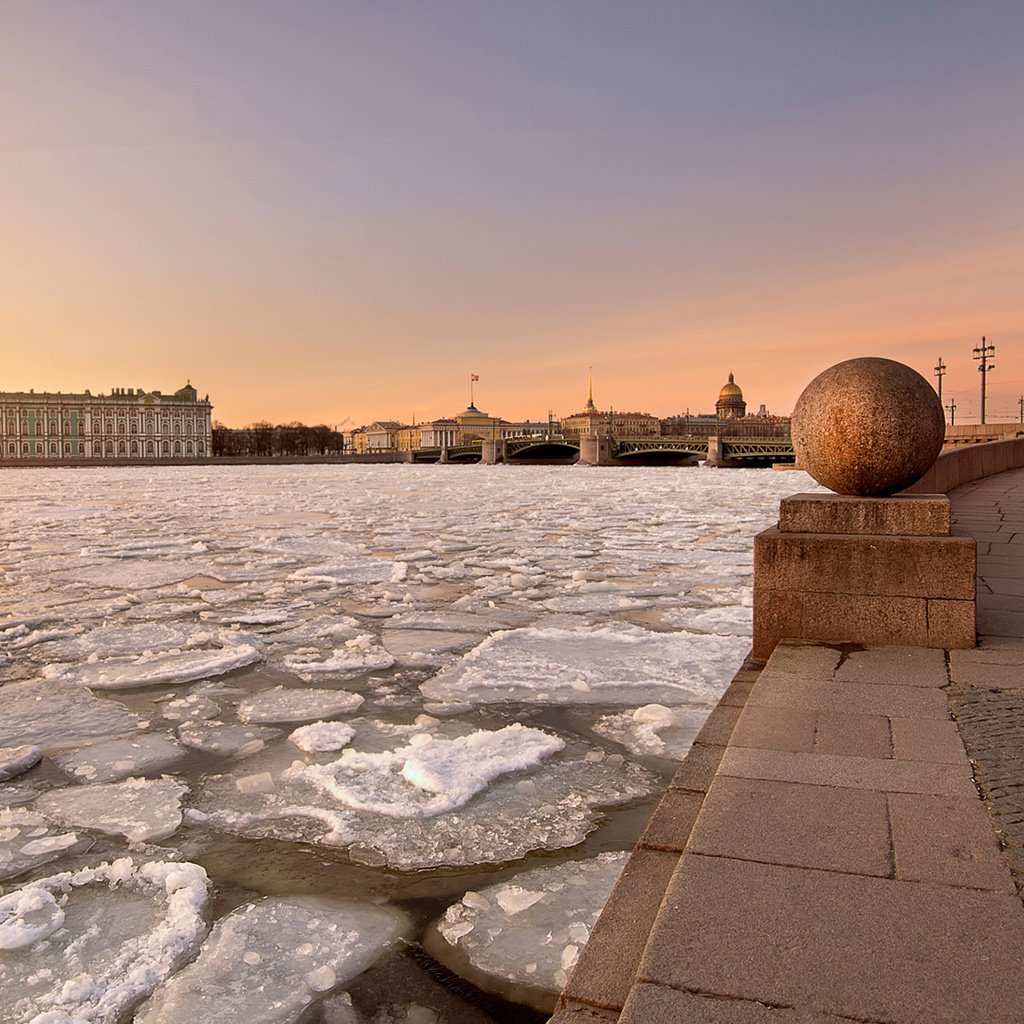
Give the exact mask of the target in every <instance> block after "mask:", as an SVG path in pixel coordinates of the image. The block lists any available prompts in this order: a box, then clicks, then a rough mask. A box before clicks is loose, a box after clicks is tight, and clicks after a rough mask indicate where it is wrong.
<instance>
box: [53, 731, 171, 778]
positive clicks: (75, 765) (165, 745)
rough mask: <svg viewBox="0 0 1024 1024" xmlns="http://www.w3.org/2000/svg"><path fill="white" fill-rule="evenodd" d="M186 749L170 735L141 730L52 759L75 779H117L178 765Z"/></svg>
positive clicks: (159, 770) (148, 773) (152, 772)
mask: <svg viewBox="0 0 1024 1024" xmlns="http://www.w3.org/2000/svg"><path fill="white" fill-rule="evenodd" d="M185 753H186V752H185V751H184V750H183V749H182V747H181V746H180V745H179V744H178V743H176V742H175V741H174V740H173V739H172V738H171V737H170V736H167V735H165V734H162V733H143V734H142V735H139V736H135V737H133V738H131V739H123V740H109V741H107V742H106V743H95V744H93V745H92V746H90V747H83V748H81V749H80V750H75V751H71V752H69V753H63V754H53V755H52V756H51V758H50V759H51V760H52V761H53V762H54V764H56V765H57V767H58V768H60V770H61V771H63V772H66V773H67V774H68V775H70V776H71V777H72V778H73V779H74V780H75V781H76V782H116V781H117V780H118V779H126V778H128V776H129V775H152V774H154V773H156V772H162V771H163V770H164V769H166V768H170V767H171V766H172V765H175V764H177V763H178V762H179V761H181V760H182V759H183V758H184V757H185Z"/></svg>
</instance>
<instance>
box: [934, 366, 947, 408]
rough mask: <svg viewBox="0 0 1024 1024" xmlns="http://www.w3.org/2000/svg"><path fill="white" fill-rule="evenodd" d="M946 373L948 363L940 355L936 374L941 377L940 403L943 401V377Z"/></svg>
mask: <svg viewBox="0 0 1024 1024" xmlns="http://www.w3.org/2000/svg"><path fill="white" fill-rule="evenodd" d="M945 375H946V364H945V363H944V362H943V361H942V356H939V361H938V362H937V363H936V364H935V376H936V377H938V379H939V403H940V404H941V403H942V378H943V377H944V376H945Z"/></svg>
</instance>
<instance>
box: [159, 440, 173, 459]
mask: <svg viewBox="0 0 1024 1024" xmlns="http://www.w3.org/2000/svg"><path fill="white" fill-rule="evenodd" d="M160 454H161V455H162V456H163V457H164V458H165V459H166V458H169V457H170V454H171V442H170V441H164V442H163V444H162V445H161V446H160Z"/></svg>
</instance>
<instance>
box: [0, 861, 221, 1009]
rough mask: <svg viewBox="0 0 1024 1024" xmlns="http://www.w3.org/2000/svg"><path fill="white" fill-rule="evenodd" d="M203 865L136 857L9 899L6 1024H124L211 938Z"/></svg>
mask: <svg viewBox="0 0 1024 1024" xmlns="http://www.w3.org/2000/svg"><path fill="white" fill-rule="evenodd" d="M207 887H208V880H207V877H206V872H205V871H203V869H202V868H201V867H199V866H198V865H196V864H188V863H167V862H154V863H149V864H143V865H140V866H136V865H135V864H134V862H133V861H131V860H130V859H127V858H125V859H122V860H117V861H114V862H113V863H110V864H108V863H103V864H100V865H99V866H97V867H91V868H84V869H82V870H80V871H75V872H64V873H62V874H57V875H51V876H49V877H47V878H41V879H39V880H37V881H34V882H30V883H28V884H26V885H24V886H22V887H21V888H19V889H15V890H13V891H12V892H9V893H7V894H6V895H5V896H3V897H0V991H2V992H3V1005H2V1007H0V1020H3V1021H5V1022H11V1024H14V1022H29V1021H34V1022H36V1024H117V1022H118V1021H120V1020H121V1019H122V1017H123V1015H124V1013H125V1012H126V1011H127V1010H129V1008H130V1007H131V1006H132V1005H133V1004H134V1003H136V1002H137V1001H138V1000H139V999H140V998H143V997H145V996H147V995H148V994H149V993H150V992H151V991H152V990H153V989H154V988H155V987H156V986H157V985H158V984H159V983H160V982H161V981H162V980H163V979H164V978H166V977H167V976H168V975H169V974H171V973H172V972H173V971H174V970H175V969H176V968H177V967H179V966H180V965H181V964H182V963H183V962H184V960H186V959H187V958H188V957H189V956H191V955H192V954H193V953H194V951H195V949H196V948H197V947H198V946H199V943H200V942H201V940H202V938H203V936H204V935H205V934H206V925H205V923H204V921H203V909H204V907H205V905H206V894H207Z"/></svg>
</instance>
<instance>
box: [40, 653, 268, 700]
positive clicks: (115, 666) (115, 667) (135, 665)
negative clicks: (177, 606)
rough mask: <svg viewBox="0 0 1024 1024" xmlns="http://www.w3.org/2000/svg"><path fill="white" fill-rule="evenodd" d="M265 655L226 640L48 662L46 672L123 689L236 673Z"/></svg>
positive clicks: (91, 685)
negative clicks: (210, 645)
mask: <svg viewBox="0 0 1024 1024" xmlns="http://www.w3.org/2000/svg"><path fill="white" fill-rule="evenodd" d="M262 658H263V655H262V654H260V652H259V651H258V650H257V649H256V648H255V647H253V646H252V645H251V644H245V643H225V644H223V645H221V646H217V647H213V648H209V649H206V648H204V649H194V650H185V651H180V650H171V651H157V652H146V653H144V654H141V655H139V657H137V658H104V659H100V660H98V661H95V662H88V663H86V664H84V665H72V664H61V663H56V664H53V665H48V666H47V667H46V668H45V669H44V670H43V675H44V676H46V677H47V678H49V679H74V680H75V681H76V682H79V683H82V684H84V685H85V686H88V687H89V688H90V689H93V690H120V689H127V688H129V687H135V686H156V685H157V684H167V683H189V682H192V681H193V680H196V679H206V678H208V677H210V676H219V675H223V674H224V673H226V672H233V671H234V670H235V669H239V668H244V667H245V666H246V665H252V664H254V663H255V662H257V661H261V660H262Z"/></svg>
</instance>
